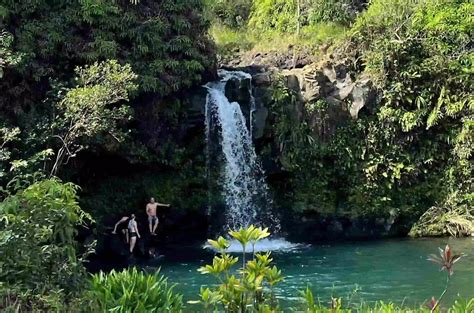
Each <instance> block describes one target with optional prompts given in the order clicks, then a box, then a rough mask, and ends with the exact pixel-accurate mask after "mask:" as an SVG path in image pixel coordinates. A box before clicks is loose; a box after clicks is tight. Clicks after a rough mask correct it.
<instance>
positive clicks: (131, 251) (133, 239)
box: [130, 236, 137, 253]
mask: <svg viewBox="0 0 474 313" xmlns="http://www.w3.org/2000/svg"><path fill="white" fill-rule="evenodd" d="M136 243H137V237H136V236H133V237H131V238H130V253H133V249H134V248H135V244H136Z"/></svg>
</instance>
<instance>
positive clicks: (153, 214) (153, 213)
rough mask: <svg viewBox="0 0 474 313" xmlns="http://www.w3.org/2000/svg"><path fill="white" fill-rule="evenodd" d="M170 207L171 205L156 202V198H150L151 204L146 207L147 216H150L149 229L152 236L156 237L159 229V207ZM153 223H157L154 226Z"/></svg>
mask: <svg viewBox="0 0 474 313" xmlns="http://www.w3.org/2000/svg"><path fill="white" fill-rule="evenodd" d="M159 206H161V207H169V206H170V205H169V204H164V203H159V202H155V198H153V197H152V198H150V202H149V203H148V204H147V205H146V214H147V215H148V228H149V229H150V234H151V235H152V236H156V233H155V232H156V229H157V228H158V223H159V220H158V217H157V216H156V208H157V207H159ZM153 222H154V223H155V224H154V225H153Z"/></svg>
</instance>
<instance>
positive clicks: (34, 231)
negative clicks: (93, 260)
mask: <svg viewBox="0 0 474 313" xmlns="http://www.w3.org/2000/svg"><path fill="white" fill-rule="evenodd" d="M78 188H79V187H78V186H77V185H74V184H72V183H62V182H60V181H59V180H57V179H50V180H44V181H40V182H37V183H34V184H33V185H31V186H29V187H28V188H26V189H24V190H20V191H18V192H17V193H16V194H14V195H10V196H8V197H7V198H6V199H5V200H4V201H3V202H1V203H0V250H1V251H2V261H1V262H0V281H2V282H4V283H6V284H7V286H9V285H15V286H19V287H20V288H26V289H32V290H40V291H41V290H43V291H44V290H47V289H48V288H53V289H54V288H56V289H62V290H64V291H65V292H73V291H77V290H78V289H79V288H80V287H83V283H84V279H85V275H86V272H85V269H84V267H83V262H84V258H85V257H86V256H87V255H88V254H89V253H90V250H89V249H86V252H85V253H83V254H80V253H79V250H78V248H79V247H78V246H77V242H76V240H75V236H76V234H77V227H79V226H81V225H83V224H84V223H89V222H91V217H90V216H89V215H88V214H86V213H85V212H84V211H82V210H81V208H80V207H79V205H78V203H77V191H78ZM82 250H84V249H82Z"/></svg>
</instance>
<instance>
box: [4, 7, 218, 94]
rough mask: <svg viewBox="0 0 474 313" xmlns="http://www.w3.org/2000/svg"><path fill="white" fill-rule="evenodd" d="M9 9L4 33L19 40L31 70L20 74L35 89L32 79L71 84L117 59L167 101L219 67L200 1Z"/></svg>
mask: <svg viewBox="0 0 474 313" xmlns="http://www.w3.org/2000/svg"><path fill="white" fill-rule="evenodd" d="M2 7H3V9H4V10H5V14H4V15H5V18H4V19H3V22H2V24H1V25H0V26H2V27H4V28H5V29H6V30H7V31H9V32H11V33H12V34H13V36H14V38H15V47H14V48H15V49H14V50H15V51H18V52H21V53H24V54H25V59H24V64H28V67H27V68H26V67H25V68H23V69H22V73H21V74H22V75H24V77H25V78H26V79H28V84H34V82H33V81H31V78H33V79H34V80H36V81H38V80H41V79H43V78H44V77H46V76H53V77H55V78H64V77H65V76H66V77H67V75H68V74H69V75H70V74H71V72H72V69H73V68H74V67H75V66H78V65H83V64H84V63H92V62H95V61H100V60H104V59H118V60H119V61H120V62H121V63H122V62H123V63H129V64H131V67H132V69H133V71H134V72H135V73H137V74H138V75H139V85H140V88H141V90H145V91H154V92H158V93H160V94H161V95H163V96H164V95H167V94H169V93H171V92H174V91H177V90H179V89H181V88H183V87H188V86H190V85H192V84H194V83H196V82H199V81H200V80H201V76H200V74H201V73H202V72H203V70H204V69H205V68H209V66H211V65H212V62H213V59H212V58H209V54H211V44H210V42H209V41H208V39H207V36H206V31H207V27H208V25H207V22H206V21H205V20H204V19H203V17H202V10H203V5H202V1H200V0H191V1H190V0H178V1H176V0H172V1H170V0H165V1H159V2H153V1H146V2H144V1H142V2H140V3H138V2H136V3H135V5H132V4H130V3H129V1H109V0H107V1H99V0H87V1H75V2H73V3H69V2H67V1H59V2H55V3H51V2H49V1H36V2H34V3H26V2H22V3H18V2H17V1H10V0H7V1H4V2H3V3H2ZM53 60H56V61H53ZM19 74H20V73H19ZM2 89H3V87H2Z"/></svg>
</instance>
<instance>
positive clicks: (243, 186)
mask: <svg viewBox="0 0 474 313" xmlns="http://www.w3.org/2000/svg"><path fill="white" fill-rule="evenodd" d="M219 74H220V77H221V80H220V81H218V82H213V83H209V84H207V85H206V87H207V89H208V96H207V103H206V132H207V136H208V138H209V136H210V133H211V128H213V127H215V126H218V127H219V132H220V146H221V149H222V154H223V156H224V166H223V167H224V168H223V171H222V188H223V196H224V199H225V203H226V209H227V211H226V219H227V225H226V227H227V228H232V229H234V228H238V227H246V226H249V225H250V224H257V225H258V224H259V223H260V222H261V219H263V215H265V218H266V219H268V218H267V217H268V215H269V212H268V210H267V207H268V206H270V205H271V199H270V197H269V196H268V186H267V184H266V182H265V179H264V174H263V171H262V169H261V167H260V165H259V163H258V161H257V155H256V153H255V149H254V147H253V143H252V136H251V133H250V132H249V130H248V129H247V126H246V120H245V116H244V114H243V113H242V110H241V107H240V105H239V103H237V102H230V101H229V99H227V97H226V95H225V86H226V84H227V82H228V81H229V79H232V78H236V79H239V80H242V79H251V76H250V75H249V74H247V73H244V72H228V71H220V72H219ZM249 92H251V91H249ZM251 101H252V100H251ZM251 109H253V106H252V108H251ZM214 122H215V124H214V125H213V123H214ZM216 124H217V125H216ZM208 140H209V139H208ZM208 144H209V143H208ZM208 153H209V151H208ZM208 157H209V155H208ZM259 213H261V214H262V216H259V218H258V217H257V215H258V214H259ZM270 219H271V220H273V221H272V223H273V224H274V225H271V226H272V228H275V227H276V228H277V227H278V223H277V224H275V223H274V222H275V218H273V217H272V218H270ZM266 222H269V221H266Z"/></svg>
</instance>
